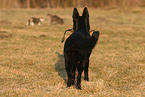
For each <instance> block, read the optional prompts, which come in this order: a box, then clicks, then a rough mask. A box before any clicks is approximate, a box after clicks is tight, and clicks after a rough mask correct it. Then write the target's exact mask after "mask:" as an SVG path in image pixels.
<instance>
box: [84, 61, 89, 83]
mask: <svg viewBox="0 0 145 97" xmlns="http://www.w3.org/2000/svg"><path fill="white" fill-rule="evenodd" d="M88 69H89V59H88V60H87V62H86V64H85V69H84V80H85V81H89V77H88Z"/></svg>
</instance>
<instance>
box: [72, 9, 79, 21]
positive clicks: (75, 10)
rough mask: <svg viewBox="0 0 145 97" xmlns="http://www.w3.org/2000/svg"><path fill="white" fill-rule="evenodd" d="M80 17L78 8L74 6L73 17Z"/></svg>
mask: <svg viewBox="0 0 145 97" xmlns="http://www.w3.org/2000/svg"><path fill="white" fill-rule="evenodd" d="M78 17H79V13H78V10H77V8H74V10H73V16H72V18H73V19H76V18H78Z"/></svg>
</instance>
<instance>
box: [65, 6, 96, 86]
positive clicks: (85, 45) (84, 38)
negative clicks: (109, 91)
mask: <svg viewBox="0 0 145 97" xmlns="http://www.w3.org/2000/svg"><path fill="white" fill-rule="evenodd" d="M89 30H90V24H89V13H88V10H87V8H86V7H85V8H84V10H83V14H82V16H79V13H78V10H77V9H76V8H74V10H73V31H74V32H73V33H72V34H71V35H70V36H69V37H68V38H67V40H66V42H65V45H64V57H65V69H66V72H67V76H68V82H67V87H70V86H71V85H72V84H74V81H75V72H76V69H77V71H78V76H77V88H78V89H81V75H82V72H83V71H84V80H86V81H89V78H88V67H89V57H90V54H91V52H92V49H93V48H94V46H95V45H96V43H97V41H98V38H99V31H95V32H93V34H92V36H90V32H89Z"/></svg>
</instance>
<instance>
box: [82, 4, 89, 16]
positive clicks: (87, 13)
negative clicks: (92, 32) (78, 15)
mask: <svg viewBox="0 0 145 97" xmlns="http://www.w3.org/2000/svg"><path fill="white" fill-rule="evenodd" d="M82 16H83V17H84V18H89V12H88V9H87V7H85V8H84V11H83V14H82Z"/></svg>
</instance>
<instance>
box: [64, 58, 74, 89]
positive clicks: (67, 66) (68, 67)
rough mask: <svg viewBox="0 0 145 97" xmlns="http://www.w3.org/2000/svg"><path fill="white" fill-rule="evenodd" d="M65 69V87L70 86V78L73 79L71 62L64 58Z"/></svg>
mask: <svg viewBox="0 0 145 97" xmlns="http://www.w3.org/2000/svg"><path fill="white" fill-rule="evenodd" d="M65 69H66V72H67V76H68V81H67V87H71V85H72V79H73V72H74V71H73V64H71V62H70V60H68V59H67V58H65Z"/></svg>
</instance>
